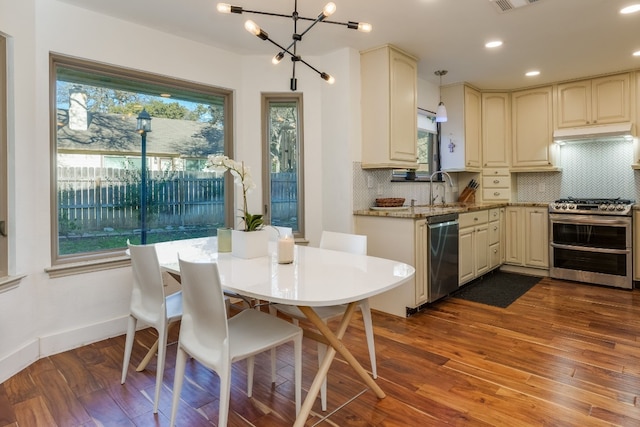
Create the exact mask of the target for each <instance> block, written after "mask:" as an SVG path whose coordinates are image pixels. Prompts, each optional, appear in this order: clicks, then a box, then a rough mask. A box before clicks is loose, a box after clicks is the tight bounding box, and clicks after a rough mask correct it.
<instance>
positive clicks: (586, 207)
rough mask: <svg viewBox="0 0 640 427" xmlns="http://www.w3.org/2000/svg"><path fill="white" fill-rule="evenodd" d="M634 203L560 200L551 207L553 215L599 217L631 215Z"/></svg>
mask: <svg viewBox="0 0 640 427" xmlns="http://www.w3.org/2000/svg"><path fill="white" fill-rule="evenodd" d="M633 204H634V201H633V200H629V199H621V198H619V197H617V198H606V197H601V198H574V197H568V198H565V199H558V200H556V201H555V202H553V203H551V204H550V205H549V212H552V213H577V214H597V215H631V208H632V207H633Z"/></svg>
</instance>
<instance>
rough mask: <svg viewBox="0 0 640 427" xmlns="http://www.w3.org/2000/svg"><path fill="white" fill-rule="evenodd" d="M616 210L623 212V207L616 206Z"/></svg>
mask: <svg viewBox="0 0 640 427" xmlns="http://www.w3.org/2000/svg"><path fill="white" fill-rule="evenodd" d="M616 210H617V211H623V210H624V205H616Z"/></svg>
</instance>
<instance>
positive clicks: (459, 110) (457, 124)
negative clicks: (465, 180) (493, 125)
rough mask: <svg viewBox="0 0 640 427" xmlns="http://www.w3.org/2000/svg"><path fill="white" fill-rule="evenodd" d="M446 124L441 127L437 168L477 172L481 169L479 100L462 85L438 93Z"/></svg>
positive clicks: (476, 95) (444, 88) (442, 89)
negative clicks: (445, 110) (442, 103)
mask: <svg viewBox="0 0 640 427" xmlns="http://www.w3.org/2000/svg"><path fill="white" fill-rule="evenodd" d="M440 91H441V92H440V93H441V95H442V101H443V102H444V105H445V106H446V107H447V117H448V120H447V121H446V122H444V123H442V124H441V128H440V132H441V139H442V147H441V150H442V151H441V154H440V161H441V168H442V170H446V171H454V172H456V171H472V172H478V171H480V168H481V162H480V155H481V145H480V144H481V139H482V107H481V106H482V96H481V95H480V92H479V91H477V90H475V89H473V88H471V87H469V86H467V85H464V84H459V85H452V86H446V87H443V88H441V89H440Z"/></svg>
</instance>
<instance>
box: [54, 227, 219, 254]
mask: <svg viewBox="0 0 640 427" xmlns="http://www.w3.org/2000/svg"><path fill="white" fill-rule="evenodd" d="M215 234H216V228H198V229H191V230H173V231H167V232H161V233H148V234H147V243H158V242H167V241H170V240H184V239H195V238H198V237H207V236H215ZM127 239H129V241H130V242H131V243H133V244H140V234H139V233H118V234H113V235H94V236H78V237H67V238H61V239H59V247H60V255H73V254H78V253H86V252H101V251H108V250H112V249H114V250H115V249H125V248H126V247H127Z"/></svg>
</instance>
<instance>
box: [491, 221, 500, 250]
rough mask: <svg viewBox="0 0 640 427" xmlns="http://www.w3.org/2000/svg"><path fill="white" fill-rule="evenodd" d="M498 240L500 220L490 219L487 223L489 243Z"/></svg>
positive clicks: (497, 241)
mask: <svg viewBox="0 0 640 427" xmlns="http://www.w3.org/2000/svg"><path fill="white" fill-rule="evenodd" d="M499 242H500V222H499V221H491V222H490V223H489V244H490V245H493V244H494V243H499Z"/></svg>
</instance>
